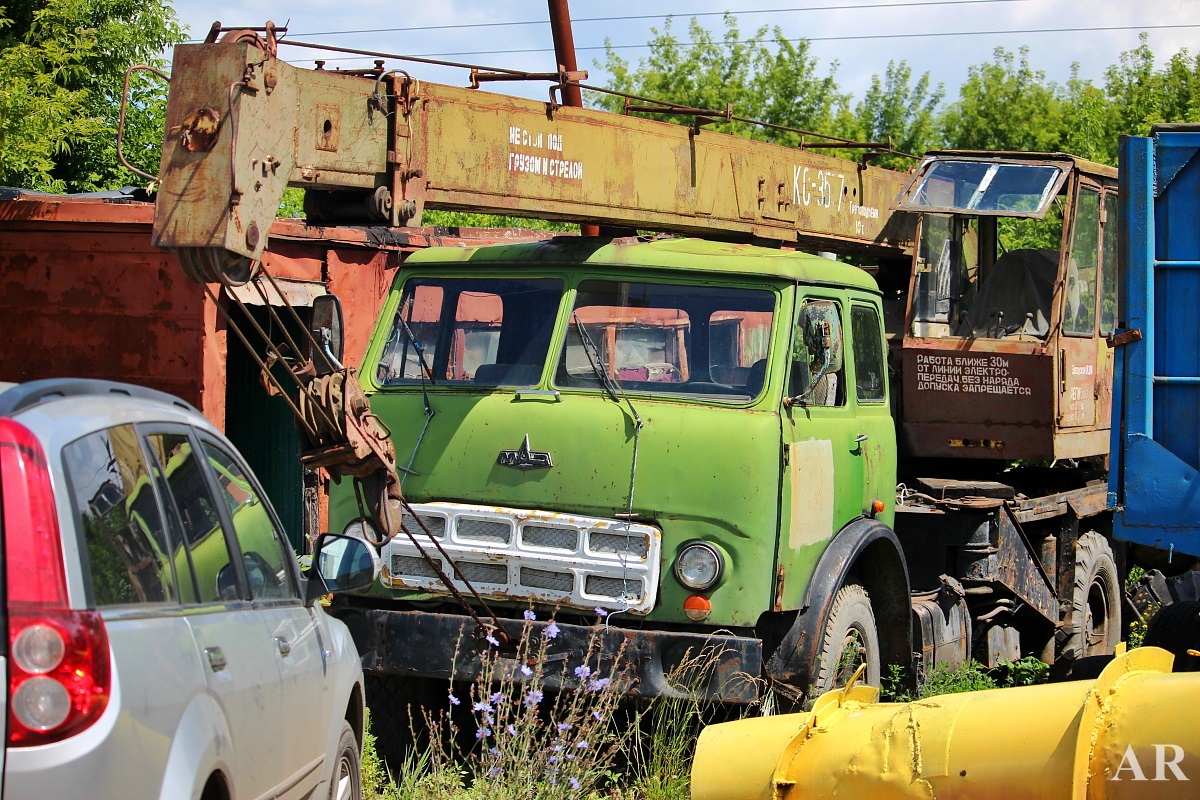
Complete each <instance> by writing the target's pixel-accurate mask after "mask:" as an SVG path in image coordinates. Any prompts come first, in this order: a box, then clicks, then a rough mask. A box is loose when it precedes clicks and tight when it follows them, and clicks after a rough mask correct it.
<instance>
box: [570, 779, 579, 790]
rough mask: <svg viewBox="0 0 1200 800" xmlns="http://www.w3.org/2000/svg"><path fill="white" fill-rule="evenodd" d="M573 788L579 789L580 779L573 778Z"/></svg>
mask: <svg viewBox="0 0 1200 800" xmlns="http://www.w3.org/2000/svg"><path fill="white" fill-rule="evenodd" d="M571 788H572V789H578V788H579V778H571Z"/></svg>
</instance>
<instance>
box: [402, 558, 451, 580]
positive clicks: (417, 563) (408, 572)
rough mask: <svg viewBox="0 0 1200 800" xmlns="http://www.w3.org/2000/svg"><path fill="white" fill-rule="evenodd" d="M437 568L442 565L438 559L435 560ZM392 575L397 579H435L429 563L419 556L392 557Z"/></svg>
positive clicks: (435, 574)
mask: <svg viewBox="0 0 1200 800" xmlns="http://www.w3.org/2000/svg"><path fill="white" fill-rule="evenodd" d="M434 561H436V562H437V564H438V566H441V565H442V560H441V559H440V558H435V559H434ZM392 574H393V575H395V576H396V577H398V578H404V577H414V578H436V577H437V576H438V574H437V572H436V571H435V570H434V569H433V567H432V566H430V564H429V562H428V561H426V560H425V559H424V558H421V557H420V556H401V555H394V556H392Z"/></svg>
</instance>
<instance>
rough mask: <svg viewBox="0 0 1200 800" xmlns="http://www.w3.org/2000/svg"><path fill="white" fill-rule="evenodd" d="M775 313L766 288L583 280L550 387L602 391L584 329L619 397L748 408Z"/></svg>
mask: <svg viewBox="0 0 1200 800" xmlns="http://www.w3.org/2000/svg"><path fill="white" fill-rule="evenodd" d="M774 310H775V295H774V293H773V292H770V291H767V290H764V289H740V288H730V287H714V286H687V285H676V284H652V283H629V282H624V281H608V280H585V281H582V282H581V283H580V284H579V289H578V292H577V293H576V299H575V307H574V309H573V310H572V313H571V316H570V320H569V322H568V327H567V338H566V346H565V347H564V348H563V352H562V355H561V357H560V358H559V362H558V368H557V371H556V373H555V383H556V385H558V386H560V387H564V388H568V387H580V388H589V389H597V390H602V388H603V387H601V385H600V381H599V380H598V379H597V376H596V373H595V370H594V368H593V367H592V365H591V363H590V362H589V361H588V354H587V352H586V350H585V347H584V344H583V341H582V337H581V336H580V334H579V326H580V325H582V326H583V327H584V329H585V331H586V332H587V333H588V335H589V336H590V337H591V340H592V341H593V342H594V343H595V344H596V349H597V350H598V351H599V358H600V362H601V367H602V368H603V369H604V370H605V371H606V372H607V374H608V375H609V376H610V377H612V378H615V379H616V380H617V381H619V382H620V385H621V387H622V388H623V389H624V390H625V391H628V392H631V393H645V394H655V395H683V396H688V397H697V396H699V397H705V398H707V399H712V400H717V401H718V402H746V401H747V400H750V399H752V398H754V397H757V396H758V394H759V393H760V391H761V390H762V388H763V382H764V377H765V375H766V364H767V361H766V359H767V349H768V347H767V346H768V344H769V342H770V337H771V321H772V319H773V317H774Z"/></svg>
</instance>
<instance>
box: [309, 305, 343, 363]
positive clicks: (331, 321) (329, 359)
mask: <svg viewBox="0 0 1200 800" xmlns="http://www.w3.org/2000/svg"><path fill="white" fill-rule="evenodd" d="M311 331H312V335H313V339H315V340H316V342H317V347H316V349H315V350H314V352H313V354H312V360H313V366H314V367H315V368H316V370H317V374H318V375H328V374H329V373H331V372H336V371H337V370H339V369H341V368H342V354H343V350H344V349H345V334H343V332H342V301H341V300H339V299H338V296H337V295H335V294H323V295H319V296H317V297H314V298H313V304H312V326H311Z"/></svg>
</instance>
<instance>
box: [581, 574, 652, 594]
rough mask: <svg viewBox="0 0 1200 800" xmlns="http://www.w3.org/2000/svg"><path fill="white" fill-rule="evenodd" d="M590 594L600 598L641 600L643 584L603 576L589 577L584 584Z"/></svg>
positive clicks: (636, 581)
mask: <svg viewBox="0 0 1200 800" xmlns="http://www.w3.org/2000/svg"><path fill="white" fill-rule="evenodd" d="M584 585H585V587H586V588H585V590H584V591H586V592H587V593H588V594H591V595H596V596H598V597H614V598H621V597H625V596H627V595H628V596H629V597H632V598H633V599H635V600H639V599H641V597H642V582H641V581H640V580H622V579H620V578H606V577H604V576H603V575H588V576H587V581H586V583H585V584H584Z"/></svg>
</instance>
